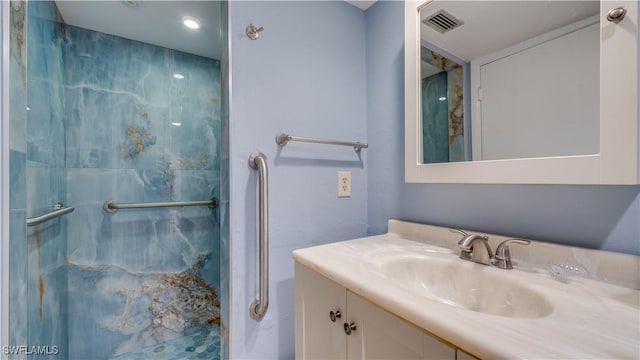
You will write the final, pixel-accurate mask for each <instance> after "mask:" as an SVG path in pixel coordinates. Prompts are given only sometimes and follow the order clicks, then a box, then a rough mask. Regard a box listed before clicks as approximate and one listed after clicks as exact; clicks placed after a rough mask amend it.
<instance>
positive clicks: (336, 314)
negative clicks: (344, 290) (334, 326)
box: [329, 310, 342, 322]
mask: <svg viewBox="0 0 640 360" xmlns="http://www.w3.org/2000/svg"><path fill="white" fill-rule="evenodd" d="M341 317H342V314H341V313H340V310H336V312H333V311H329V319H331V322H336V319H340V318H341Z"/></svg>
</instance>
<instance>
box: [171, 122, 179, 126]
mask: <svg viewBox="0 0 640 360" xmlns="http://www.w3.org/2000/svg"><path fill="white" fill-rule="evenodd" d="M171 125H173V126H180V125H182V124H181V123H179V122H172V123H171Z"/></svg>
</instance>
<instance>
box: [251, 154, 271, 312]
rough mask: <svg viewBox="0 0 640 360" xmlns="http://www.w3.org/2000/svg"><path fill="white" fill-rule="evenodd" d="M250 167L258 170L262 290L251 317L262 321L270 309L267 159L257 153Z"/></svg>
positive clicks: (252, 306)
mask: <svg viewBox="0 0 640 360" xmlns="http://www.w3.org/2000/svg"><path fill="white" fill-rule="evenodd" d="M249 166H250V167H251V168H252V169H255V170H258V212H259V215H258V216H259V227H260V230H259V242H260V244H259V245H258V246H259V249H258V251H259V253H260V255H259V264H258V267H259V269H260V270H259V272H260V274H259V278H260V288H259V295H258V298H257V299H256V300H254V301H253V302H252V303H251V307H250V308H249V315H250V316H251V318H252V319H254V320H260V319H262V317H263V316H264V314H266V312H267V308H268V307H269V184H268V174H267V157H266V156H265V154H263V153H260V152H257V153H253V154H251V156H250V157H249Z"/></svg>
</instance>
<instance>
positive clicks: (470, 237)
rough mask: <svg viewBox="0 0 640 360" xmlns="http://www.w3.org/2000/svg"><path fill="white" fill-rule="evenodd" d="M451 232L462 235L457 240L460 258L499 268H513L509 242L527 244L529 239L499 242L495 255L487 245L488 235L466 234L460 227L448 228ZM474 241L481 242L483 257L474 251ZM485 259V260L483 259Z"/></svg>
mask: <svg viewBox="0 0 640 360" xmlns="http://www.w3.org/2000/svg"><path fill="white" fill-rule="evenodd" d="M449 230H450V231H452V232H457V233H459V234H462V235H463V236H464V237H463V238H462V239H460V241H458V246H460V259H463V260H469V261H473V262H476V263H478V264H483V265H490V266H495V267H497V268H500V269H504V270H510V269H513V262H512V261H511V251H510V250H509V244H510V243H514V244H522V245H529V244H530V243H531V241H529V240H525V239H517V238H514V239H507V240H505V241H503V242H501V243H500V244H499V245H498V247H497V248H496V253H495V255H494V254H493V251H492V250H491V246H490V245H489V237H487V236H483V235H478V234H468V233H466V232H464V231H462V230H460V229H449ZM476 243H481V244H482V245H483V246H484V248H485V249H486V251H487V257H486V258H485V257H483V256H480V255H477V254H475V253H474V245H475V244H476ZM484 259H487V262H485V261H483V260H484Z"/></svg>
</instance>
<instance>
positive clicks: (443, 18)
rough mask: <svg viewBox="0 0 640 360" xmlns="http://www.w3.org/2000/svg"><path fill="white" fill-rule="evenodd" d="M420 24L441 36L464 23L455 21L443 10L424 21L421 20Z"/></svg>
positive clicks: (453, 17)
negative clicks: (439, 33) (432, 29)
mask: <svg viewBox="0 0 640 360" xmlns="http://www.w3.org/2000/svg"><path fill="white" fill-rule="evenodd" d="M422 22H423V23H424V24H425V25H427V26H429V27H432V28H434V29H436V30H437V31H439V32H441V33H443V34H444V33H446V32H447V31H451V30H453V29H455V28H457V27H459V26H460V25H462V24H464V22H462V21H461V20H459V19H457V18H456V17H455V16H453V15H451V14H450V13H449V12H447V11H446V10H444V9H442V10H439V11H438V12H436V13H434V14H432V15H430V16H428V17H427V18H426V19H424V20H422Z"/></svg>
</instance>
